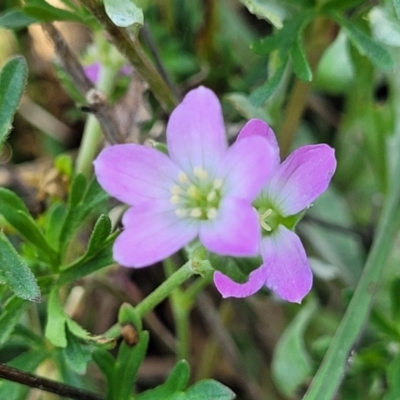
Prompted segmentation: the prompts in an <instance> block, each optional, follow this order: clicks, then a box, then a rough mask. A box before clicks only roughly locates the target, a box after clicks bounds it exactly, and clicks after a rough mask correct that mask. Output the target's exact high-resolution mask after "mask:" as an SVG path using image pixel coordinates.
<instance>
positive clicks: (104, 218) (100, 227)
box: [85, 214, 111, 257]
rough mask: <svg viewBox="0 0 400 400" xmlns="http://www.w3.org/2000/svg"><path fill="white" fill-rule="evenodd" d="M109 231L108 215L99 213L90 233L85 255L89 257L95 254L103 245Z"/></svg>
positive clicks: (109, 221)
mask: <svg viewBox="0 0 400 400" xmlns="http://www.w3.org/2000/svg"><path fill="white" fill-rule="evenodd" d="M110 233H111V220H110V218H109V217H108V215H105V214H103V215H100V217H99V218H98V220H97V221H96V224H95V226H94V228H93V232H92V234H91V235H90V239H89V243H88V247H87V249H86V253H85V256H86V257H89V256H91V255H94V254H96V253H97V252H98V251H99V250H100V249H101V248H102V247H103V246H104V242H105V241H106V239H107V238H108V237H109V236H110Z"/></svg>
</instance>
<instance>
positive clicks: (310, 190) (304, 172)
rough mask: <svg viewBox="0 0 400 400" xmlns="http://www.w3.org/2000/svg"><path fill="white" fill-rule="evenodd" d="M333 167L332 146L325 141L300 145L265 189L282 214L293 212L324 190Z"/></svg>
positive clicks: (306, 204)
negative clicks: (317, 143)
mask: <svg viewBox="0 0 400 400" xmlns="http://www.w3.org/2000/svg"><path fill="white" fill-rule="evenodd" d="M335 169H336V159H335V151H334V149H332V148H331V147H329V146H328V145H326V144H319V145H310V146H303V147H300V148H298V149H297V150H295V151H294V152H293V153H292V154H290V156H289V157H288V158H287V159H286V160H285V161H284V162H283V163H282V164H281V165H280V166H279V168H278V170H277V171H276V173H274V175H273V177H272V178H271V180H270V181H269V182H268V184H267V187H266V189H265V192H266V193H267V196H268V197H269V198H270V199H271V201H272V203H273V205H274V206H275V207H277V209H278V211H279V212H280V213H281V214H282V215H283V216H288V215H294V214H297V213H298V212H300V211H302V210H304V209H305V208H307V207H309V206H310V205H311V203H312V202H313V201H314V200H315V199H316V198H317V197H318V196H319V195H320V194H322V193H323V192H324V191H325V190H326V189H327V187H328V185H329V183H330V181H331V178H332V175H333V174H334V172H335Z"/></svg>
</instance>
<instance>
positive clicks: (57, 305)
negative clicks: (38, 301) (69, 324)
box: [45, 288, 67, 347]
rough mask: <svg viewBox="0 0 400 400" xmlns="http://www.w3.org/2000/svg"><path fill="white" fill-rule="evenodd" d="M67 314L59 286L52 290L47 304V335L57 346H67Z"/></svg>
mask: <svg viewBox="0 0 400 400" xmlns="http://www.w3.org/2000/svg"><path fill="white" fill-rule="evenodd" d="M65 322H66V315H65V312H64V309H63V306H62V304H61V301H60V296H59V294H58V288H55V289H53V290H52V291H51V292H50V295H49V300H48V304H47V323H46V330H45V336H46V338H47V339H48V340H49V341H50V342H51V343H52V344H53V345H54V346H57V347H67V334H66V330H65Z"/></svg>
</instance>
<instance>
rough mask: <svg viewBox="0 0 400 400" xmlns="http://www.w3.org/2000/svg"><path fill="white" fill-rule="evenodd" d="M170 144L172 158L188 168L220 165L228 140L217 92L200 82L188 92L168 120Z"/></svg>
mask: <svg viewBox="0 0 400 400" xmlns="http://www.w3.org/2000/svg"><path fill="white" fill-rule="evenodd" d="M167 144H168V151H169V154H170V156H171V159H172V160H174V161H175V162H176V163H177V164H178V165H180V166H181V168H182V169H183V170H184V171H185V172H189V171H192V170H193V168H194V167H202V168H205V169H206V170H207V171H210V170H211V171H212V170H214V169H215V168H216V166H217V165H218V163H219V161H220V158H221V157H222V156H223V155H224V153H225V151H226V148H227V143H226V138H225V128H224V121H223V117H222V110H221V105H220V103H219V100H218V98H217V96H216V95H215V94H214V92H212V91H211V90H210V89H207V88H205V87H203V86H200V87H198V88H197V89H194V90H191V91H190V92H189V93H188V94H187V95H186V96H185V98H184V99H183V101H182V103H180V104H179V105H178V107H176V108H175V110H174V111H173V112H172V114H171V117H170V119H169V121H168V125H167Z"/></svg>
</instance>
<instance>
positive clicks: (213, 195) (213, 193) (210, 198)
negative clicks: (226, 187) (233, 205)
mask: <svg viewBox="0 0 400 400" xmlns="http://www.w3.org/2000/svg"><path fill="white" fill-rule="evenodd" d="M216 198H217V192H216V191H215V190H211V192H210V193H208V195H207V201H213V200H215V199H216Z"/></svg>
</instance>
